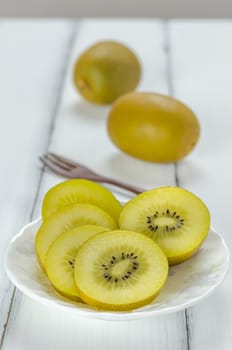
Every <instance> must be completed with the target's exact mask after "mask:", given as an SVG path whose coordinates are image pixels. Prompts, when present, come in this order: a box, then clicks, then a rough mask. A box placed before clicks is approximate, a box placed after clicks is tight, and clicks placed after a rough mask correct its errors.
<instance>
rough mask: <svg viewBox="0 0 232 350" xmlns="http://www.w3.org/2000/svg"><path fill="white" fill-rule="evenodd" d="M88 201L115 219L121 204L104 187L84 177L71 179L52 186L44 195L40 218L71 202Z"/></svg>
mask: <svg viewBox="0 0 232 350" xmlns="http://www.w3.org/2000/svg"><path fill="white" fill-rule="evenodd" d="M76 203H88V204H93V205H96V206H97V207H100V208H101V209H103V210H105V211H106V212H107V213H108V214H109V215H111V216H112V218H113V219H114V220H115V221H117V220H118V217H119V214H120V211H121V209H122V206H121V204H120V203H119V201H118V200H117V199H116V198H115V196H114V195H113V194H112V193H111V192H110V191H109V190H108V189H107V188H105V187H103V186H101V185H99V184H97V183H95V182H93V181H89V180H85V179H71V180H67V181H63V182H61V183H59V184H58V185H56V186H54V187H52V188H51V189H50V190H49V191H48V192H47V193H46V195H45V196H44V199H43V203H42V218H43V220H46V219H47V218H48V217H49V216H50V215H51V214H54V213H55V212H56V211H58V210H60V209H61V208H63V207H66V206H68V205H71V204H76Z"/></svg>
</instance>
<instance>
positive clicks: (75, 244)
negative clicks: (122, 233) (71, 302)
mask: <svg viewBox="0 0 232 350" xmlns="http://www.w3.org/2000/svg"><path fill="white" fill-rule="evenodd" d="M107 230H108V229H107V228H105V227H102V226H95V225H84V226H79V227H75V228H74V229H72V230H70V231H68V232H65V233H63V234H61V235H60V236H59V237H58V238H57V239H56V240H55V241H54V242H53V243H52V244H51V245H50V247H49V249H48V252H47V255H46V259H45V265H46V272H47V275H48V278H49V279H50V281H51V283H52V284H53V286H54V287H55V289H56V290H57V291H58V292H60V293H61V294H63V295H64V296H66V297H68V298H71V299H77V298H78V293H77V288H76V285H75V282H74V272H73V271H74V261H75V258H76V255H77V252H78V249H79V248H80V247H81V245H82V244H83V243H84V242H85V241H87V239H89V238H90V237H92V236H93V235H95V234H96V233H99V232H104V231H107Z"/></svg>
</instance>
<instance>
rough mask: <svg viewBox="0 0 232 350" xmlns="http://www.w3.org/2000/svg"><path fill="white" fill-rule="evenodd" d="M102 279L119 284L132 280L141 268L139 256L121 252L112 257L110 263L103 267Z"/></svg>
mask: <svg viewBox="0 0 232 350" xmlns="http://www.w3.org/2000/svg"><path fill="white" fill-rule="evenodd" d="M101 268H102V277H103V278H104V280H105V281H107V282H110V281H112V282H115V283H118V282H120V281H126V280H127V279H129V278H131V277H132V276H133V275H134V274H135V273H136V270H138V268H139V262H138V256H137V255H135V254H134V253H133V252H132V253H124V252H121V254H119V255H118V256H114V255H113V256H112V257H111V258H110V259H109V261H108V262H107V263H105V264H102V265H101Z"/></svg>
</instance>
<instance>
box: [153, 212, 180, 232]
mask: <svg viewBox="0 0 232 350" xmlns="http://www.w3.org/2000/svg"><path fill="white" fill-rule="evenodd" d="M146 223H147V227H148V228H149V230H150V231H151V232H171V231H175V230H177V229H179V228H181V227H183V226H184V219H182V217H181V216H180V215H178V213H177V212H176V211H174V212H171V211H170V210H169V209H167V210H166V212H159V211H156V212H155V213H154V214H152V215H150V216H147V218H146Z"/></svg>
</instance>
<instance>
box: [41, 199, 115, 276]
mask: <svg viewBox="0 0 232 350" xmlns="http://www.w3.org/2000/svg"><path fill="white" fill-rule="evenodd" d="M82 225H98V226H103V227H106V228H109V229H112V230H113V229H115V228H117V224H116V222H115V221H114V220H113V219H112V217H111V216H110V215H109V214H108V213H106V212H105V211H103V210H102V209H100V208H98V207H96V206H94V205H91V204H73V205H69V206H66V207H64V208H62V209H60V210H59V211H57V212H56V213H54V214H52V215H50V216H49V217H48V218H47V220H46V221H44V222H43V223H42V224H41V226H40V228H39V230H38V232H37V234H36V238H35V249H36V254H37V257H38V260H39V262H40V265H41V267H42V268H43V269H44V270H45V258H46V254H47V251H48V248H49V246H50V245H51V244H52V242H53V241H54V240H55V239H56V238H57V237H58V236H59V235H61V234H62V233H64V232H67V231H69V230H71V229H73V228H74V227H77V226H82Z"/></svg>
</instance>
